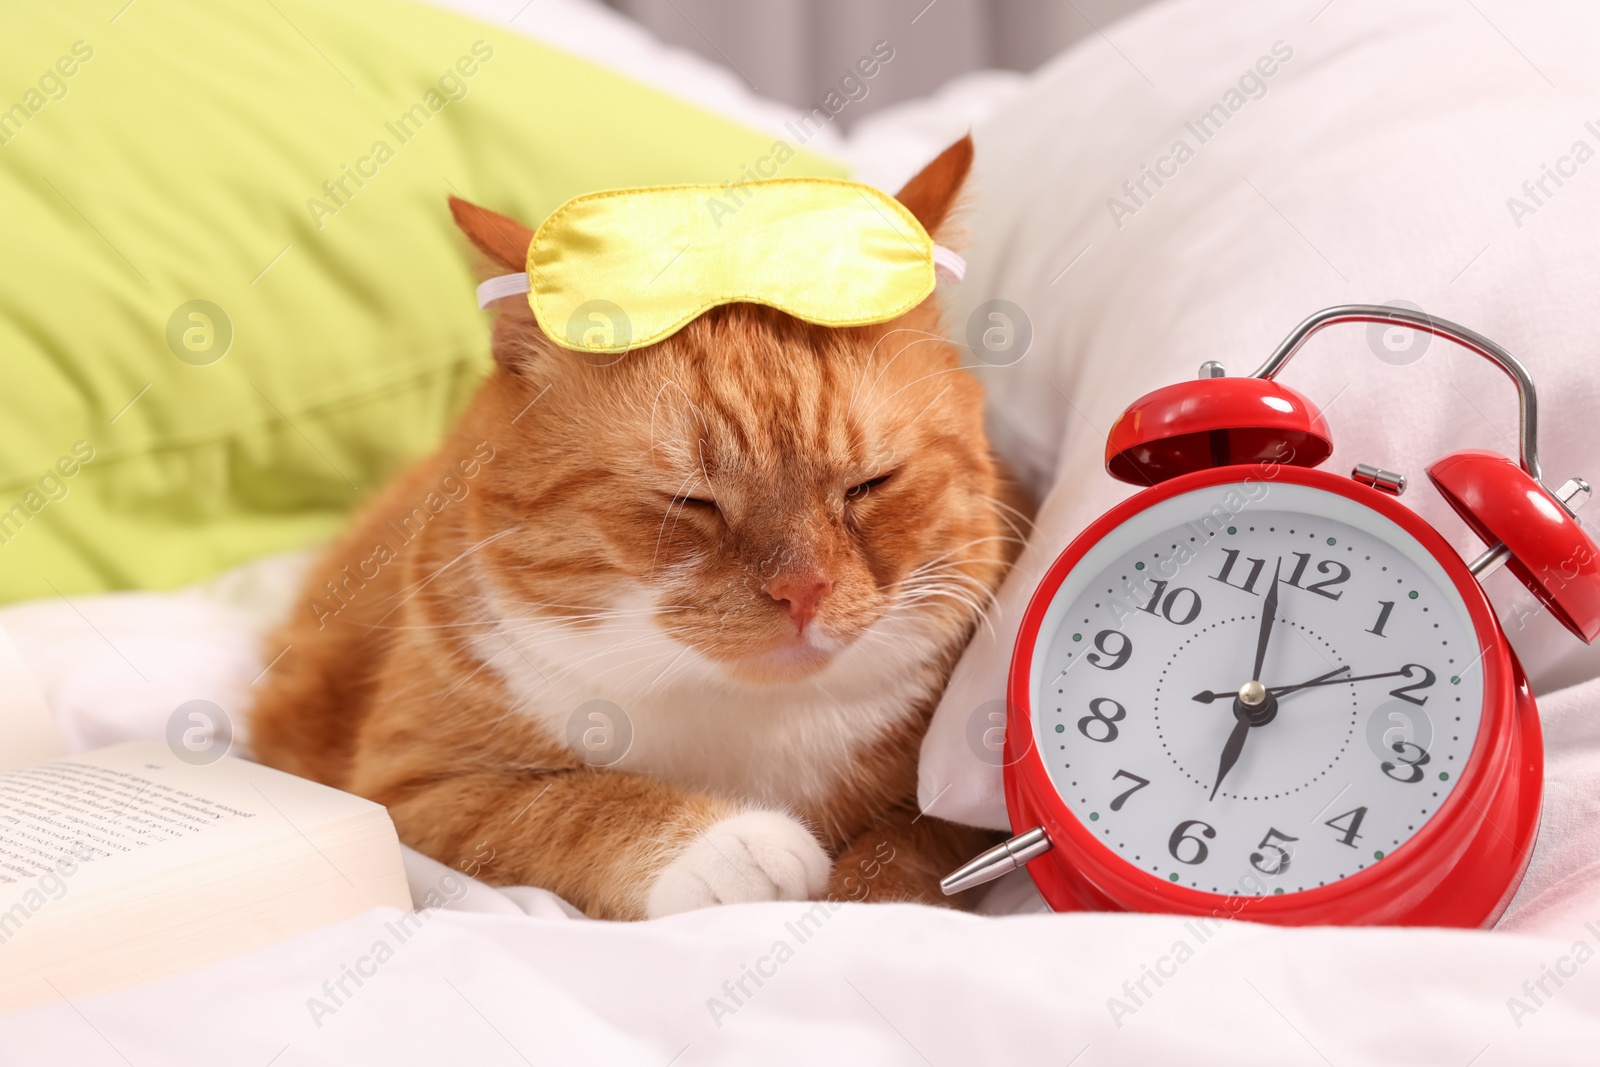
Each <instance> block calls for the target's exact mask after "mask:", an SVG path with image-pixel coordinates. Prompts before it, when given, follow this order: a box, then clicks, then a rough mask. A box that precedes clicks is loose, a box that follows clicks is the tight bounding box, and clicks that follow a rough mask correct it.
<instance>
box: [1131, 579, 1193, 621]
mask: <svg viewBox="0 0 1600 1067" xmlns="http://www.w3.org/2000/svg"><path fill="white" fill-rule="evenodd" d="M1151 584H1152V585H1154V586H1155V587H1156V592H1155V595H1154V596H1152V597H1151V598H1150V603H1148V604H1146V605H1145V606H1144V607H1142V608H1140V609H1139V610H1140V611H1146V612H1149V613H1150V614H1151V615H1154V614H1155V613H1156V606H1157V605H1160V607H1161V617H1162V618H1164V619H1166V620H1167V621H1168V622H1171V623H1176V624H1178V625H1179V626H1187V625H1189V624H1190V623H1191V622H1194V620H1195V617H1196V616H1197V615H1199V614H1200V594H1199V593H1196V592H1195V591H1194V590H1193V589H1190V588H1188V587H1187V586H1181V585H1180V586H1179V587H1178V588H1176V589H1174V590H1173V591H1172V592H1170V593H1168V592H1167V583H1166V582H1165V581H1158V582H1152V583H1151ZM1184 593H1188V594H1189V610H1188V611H1187V612H1185V613H1184V615H1183V617H1182V618H1176V619H1175V618H1173V613H1174V611H1175V609H1176V607H1177V603H1178V598H1179V597H1180V596H1182V595H1183V594H1184ZM1162 594H1165V596H1164V597H1163V595H1162Z"/></svg>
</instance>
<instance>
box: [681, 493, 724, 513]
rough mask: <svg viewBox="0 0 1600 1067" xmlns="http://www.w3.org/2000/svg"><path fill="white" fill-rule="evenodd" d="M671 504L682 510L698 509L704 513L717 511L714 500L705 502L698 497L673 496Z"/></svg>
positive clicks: (705, 500)
mask: <svg viewBox="0 0 1600 1067" xmlns="http://www.w3.org/2000/svg"><path fill="white" fill-rule="evenodd" d="M672 503H673V504H674V505H675V506H677V507H682V508H700V509H702V510H706V511H716V510H717V502H716V501H715V500H707V499H706V498H704V497H698V496H675V497H673V498H672Z"/></svg>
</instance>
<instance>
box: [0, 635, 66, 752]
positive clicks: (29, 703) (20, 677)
mask: <svg viewBox="0 0 1600 1067" xmlns="http://www.w3.org/2000/svg"><path fill="white" fill-rule="evenodd" d="M66 754H67V746H66V745H65V744H64V743H63V742H62V740H61V735H60V733H59V732H57V730H56V723H55V718H54V716H52V715H51V714H50V706H49V705H48V704H46V703H45V699H44V694H43V693H41V692H40V691H39V684H38V683H37V682H36V681H34V678H33V672H32V671H30V670H29V669H28V665H27V664H26V663H24V662H23V660H22V656H21V654H20V653H19V652H18V651H17V646H16V645H15V644H14V643H13V642H12V640H11V635H10V634H8V633H6V629H5V627H4V626H0V770H8V769H10V768H12V767H26V766H28V765H29V764H31V763H39V762H42V761H44V760H47V759H55V758H56V757H57V756H64V755H66Z"/></svg>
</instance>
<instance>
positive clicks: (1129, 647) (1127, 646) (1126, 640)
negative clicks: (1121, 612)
mask: <svg viewBox="0 0 1600 1067" xmlns="http://www.w3.org/2000/svg"><path fill="white" fill-rule="evenodd" d="M1112 638H1116V639H1118V640H1119V641H1121V643H1122V644H1121V647H1120V648H1118V649H1117V650H1116V651H1112V650H1111V649H1109V648H1107V647H1106V642H1107V641H1109V640H1110V639H1112ZM1094 647H1095V648H1098V649H1099V650H1100V651H1099V652H1098V653H1095V652H1091V653H1089V654H1088V655H1087V656H1085V657H1084V658H1085V659H1087V660H1088V661H1089V662H1090V663H1092V664H1094V665H1095V666H1096V667H1099V668H1100V669H1101V670H1103V671H1114V670H1116V669H1117V668H1118V667H1120V666H1122V665H1123V664H1124V663H1126V662H1128V657H1129V656H1131V655H1133V639H1132V638H1130V637H1129V636H1128V635H1127V634H1125V633H1123V632H1122V631H1121V630H1101V631H1100V632H1099V633H1097V634H1095V635H1094ZM1106 656H1110V657H1111V662H1110V663H1104V662H1101V661H1102V659H1103V658H1104V657H1106Z"/></svg>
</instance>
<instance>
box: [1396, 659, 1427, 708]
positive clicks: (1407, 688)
mask: <svg viewBox="0 0 1600 1067" xmlns="http://www.w3.org/2000/svg"><path fill="white" fill-rule="evenodd" d="M1412 671H1421V672H1422V681H1420V682H1412V683H1411V684H1410V685H1402V686H1401V687H1400V688H1399V689H1391V690H1389V695H1390V696H1392V697H1399V698H1400V699H1401V700H1406V701H1410V702H1411V703H1413V704H1415V705H1417V706H1418V707H1421V706H1422V705H1424V704H1426V703H1427V702H1428V698H1427V697H1414V696H1412V695H1411V694H1412V693H1413V692H1414V691H1416V690H1418V689H1426V688H1428V687H1429V686H1430V685H1432V684H1433V683H1434V675H1433V672H1432V671H1430V670H1429V669H1428V668H1426V667H1424V666H1423V665H1422V664H1420V663H1407V664H1406V665H1405V666H1404V667H1401V668H1400V673H1401V675H1402V676H1404V677H1406V678H1410V677H1412V673H1411V672H1412Z"/></svg>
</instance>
